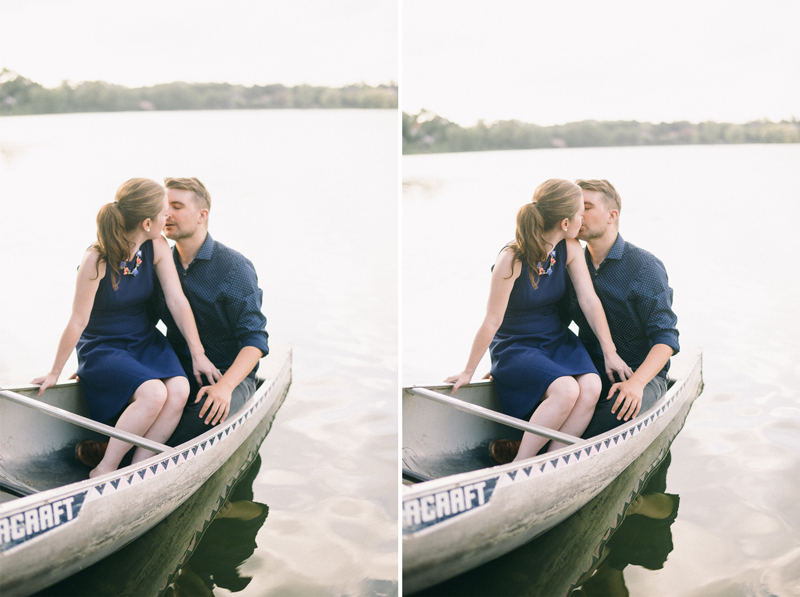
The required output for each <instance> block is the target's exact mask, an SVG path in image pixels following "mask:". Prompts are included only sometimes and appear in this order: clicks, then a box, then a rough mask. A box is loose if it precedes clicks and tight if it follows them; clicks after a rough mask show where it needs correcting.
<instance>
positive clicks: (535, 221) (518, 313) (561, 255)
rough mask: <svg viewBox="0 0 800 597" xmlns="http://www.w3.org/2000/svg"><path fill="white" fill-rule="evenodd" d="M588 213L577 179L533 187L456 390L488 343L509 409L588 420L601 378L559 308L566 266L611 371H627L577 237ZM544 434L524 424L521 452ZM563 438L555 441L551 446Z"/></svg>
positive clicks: (576, 422)
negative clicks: (526, 430) (536, 432)
mask: <svg viewBox="0 0 800 597" xmlns="http://www.w3.org/2000/svg"><path fill="white" fill-rule="evenodd" d="M582 217H583V197H582V195H581V189H580V187H578V186H577V185H575V184H573V183H571V182H569V181H566V180H558V179H551V180H548V181H545V182H543V183H542V184H541V185H539V186H538V187H537V188H536V191H535V192H534V194H533V202H532V203H529V204H527V205H524V206H523V207H522V208H521V209H520V210H519V213H518V214H517V230H516V240H515V241H514V242H512V243H510V244H508V245H507V246H506V247H504V248H503V250H502V251H500V254H499V255H498V257H497V261H496V262H495V265H494V268H493V269H492V281H491V288H490V290H489V303H488V305H487V308H486V316H485V318H484V320H483V323H482V324H481V327H480V328H479V329H478V333H477V334H476V335H475V340H474V341H473V343H472V350H471V352H470V355H469V360H468V361H467V366H466V368H465V369H464V371H463V372H461V373H459V374H458V375H454V376H452V377H448V378H447V380H446V381H447V382H448V383H452V384H453V393H455V392H456V391H457V390H458V388H459V387H461V386H462V385H464V384H465V383H469V381H470V379H472V376H473V374H474V373H475V368H476V367H477V366H478V363H479V362H480V360H481V358H482V357H483V355H484V353H485V352H486V349H487V348H489V347H490V346H491V356H492V370H491V374H492V378H493V379H494V381H495V384H496V385H497V390H498V393H499V395H500V401H501V403H502V405H503V411H504V412H505V413H506V414H509V415H511V416H514V417H517V418H526V419H528V418H529V420H530V422H531V423H534V424H537V425H541V426H543V427H548V428H550V429H556V430H558V431H561V432H562V433H567V434H569V435H574V436H580V435H581V434H582V433H583V432H584V430H585V429H586V427H587V426H588V425H589V421H590V420H591V418H592V414H593V413H594V406H595V403H596V402H597V399H598V397H599V395H600V389H601V383H600V377H599V375H598V374H597V370H596V369H595V367H594V365H593V364H592V360H591V358H590V357H589V354H588V353H587V352H586V349H585V348H584V347H583V345H582V344H581V342H580V340H578V338H577V337H576V336H575V334H573V333H572V332H571V331H570V330H569V329H567V328H566V327H565V326H564V324H563V323H562V322H561V320H560V318H559V316H558V308H557V302H558V300H559V299H560V298H561V297H562V296H563V294H564V290H565V270H566V269H568V270H569V276H570V278H571V280H572V284H573V286H574V287H575V291H576V293H577V296H578V303H579V304H580V307H581V309H582V310H583V312H584V313H585V314H586V318H587V320H588V321H589V325H591V327H592V330H593V331H594V333H595V335H596V336H597V337H598V338H599V340H600V344H601V347H602V349H603V356H604V357H605V362H606V373H607V374H608V376H609V378H610V379H612V381H613V373H615V372H616V373H617V374H618V375H619V376H620V377H621V378H622V379H623V380H625V379H627V378H628V377H629V376H630V375H631V374H632V371H631V369H630V368H629V367H628V366H627V365H626V364H625V363H624V361H623V360H622V359H621V358H620V357H619V356H618V355H617V352H616V348H615V347H614V343H613V342H612V341H611V334H610V333H609V329H608V323H607V322H606V318H605V314H604V313H603V308H602V306H601V305H600V300H599V299H598V298H597V295H596V294H595V292H594V287H593V286H592V281H591V279H590V278H589V271H588V268H587V267H586V261H585V260H584V256H583V250H582V249H581V246H580V243H579V242H578V241H577V240H575V237H576V236H577V235H578V232H579V231H580V228H581V223H582ZM531 413H532V414H531ZM547 441H548V440H547V439H546V438H543V437H539V436H537V435H534V434H532V433H527V432H526V433H525V434H524V435H523V437H522V442H521V443H520V446H519V451H518V452H517V455H516V458H515V459H514V460H522V459H525V458H530V457H531V456H534V455H536V454H537V453H538V452H539V450H540V449H541V448H542V447H543V446H544V445H545V443H547ZM563 446H564V444H562V443H560V442H556V441H552V442H551V443H550V447H549V450H550V451H552V450H556V449H559V448H562V447H563ZM493 455H495V456H497V455H496V454H493Z"/></svg>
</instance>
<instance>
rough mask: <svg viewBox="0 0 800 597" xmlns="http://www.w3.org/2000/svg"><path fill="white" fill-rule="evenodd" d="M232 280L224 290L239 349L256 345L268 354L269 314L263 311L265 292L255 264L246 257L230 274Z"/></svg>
mask: <svg viewBox="0 0 800 597" xmlns="http://www.w3.org/2000/svg"><path fill="white" fill-rule="evenodd" d="M229 282H230V284H229V285H228V287H227V289H226V292H225V295H226V297H225V298H226V300H225V311H226V315H227V317H228V321H229V322H230V323H231V329H232V331H233V334H234V336H235V337H236V340H237V341H238V343H239V350H241V349H242V348H243V347H245V346H254V347H255V348H258V349H259V350H260V351H261V353H262V355H267V354H269V344H268V338H269V336H268V334H267V330H266V327H267V318H266V317H265V316H264V314H263V313H262V312H261V302H262V299H263V294H264V293H263V292H262V291H261V289H260V288H259V287H258V277H257V276H256V270H255V268H254V267H253V264H252V263H251V262H250V261H249V260H244V262H243V263H241V264H240V265H239V267H238V268H237V271H236V272H235V274H234V275H231V276H230V277H229Z"/></svg>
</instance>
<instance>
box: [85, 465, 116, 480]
mask: <svg viewBox="0 0 800 597" xmlns="http://www.w3.org/2000/svg"><path fill="white" fill-rule="evenodd" d="M115 470H117V469H113V468H103V466H102V463H100V464H98V465H97V467H95V468H93V469H92V470H91V471H89V478H90V479H94V478H95V477H99V476H100V475H105V474H106V473H113V472H114V471H115Z"/></svg>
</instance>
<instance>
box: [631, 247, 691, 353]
mask: <svg viewBox="0 0 800 597" xmlns="http://www.w3.org/2000/svg"><path fill="white" fill-rule="evenodd" d="M635 292H636V301H635V303H636V310H637V313H638V316H639V318H640V321H641V322H642V325H643V328H644V331H645V334H646V335H647V337H648V339H649V340H650V342H651V345H656V344H666V345H667V346H669V347H670V348H672V350H673V354H678V352H679V351H680V344H679V343H678V335H679V334H678V316H677V315H675V312H674V311H673V310H672V288H670V286H669V280H668V278H667V270H666V268H665V267H664V264H663V263H661V261H660V260H658V259H654V261H653V262H652V263H650V264H648V266H647V267H645V268H643V269H642V271H641V272H640V274H639V276H638V277H637V280H636V284H635Z"/></svg>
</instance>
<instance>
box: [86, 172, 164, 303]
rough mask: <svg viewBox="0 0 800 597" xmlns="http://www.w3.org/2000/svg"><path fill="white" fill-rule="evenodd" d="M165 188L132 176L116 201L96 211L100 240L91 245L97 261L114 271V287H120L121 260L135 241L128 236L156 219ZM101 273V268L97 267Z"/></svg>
mask: <svg viewBox="0 0 800 597" xmlns="http://www.w3.org/2000/svg"><path fill="white" fill-rule="evenodd" d="M165 193H166V191H165V190H164V187H162V186H161V185H160V184H158V183H157V182H155V181H154V180H150V179H148V178H131V179H130V180H128V181H126V182H124V183H122V185H121V186H120V187H119V188H118V189H117V194H116V198H115V199H114V202H113V203H106V204H105V205H104V206H103V207H101V208H100V211H99V212H98V213H97V242H96V243H94V244H93V245H92V248H93V249H95V250H96V251H97V252H98V253H99V255H100V259H99V260H98V262H97V267H98V268H99V266H100V262H101V261H103V262H105V264H106V269H109V268H110V271H111V286H112V287H113V288H114V290H117V288H119V280H120V273H119V270H120V265H119V264H120V263H121V262H123V261H127V259H128V257H129V255H130V251H131V248H132V247H133V244H132V243H131V242H130V241H129V240H128V238H127V237H126V236H125V233H130V232H132V231H133V230H135V229H136V227H137V226H139V224H141V223H142V222H143V221H144V220H146V219H148V218H150V219H151V220H155V219H156V217H157V216H158V214H159V213H160V212H161V210H162V208H163V207H164V195H165ZM95 271H96V272H97V273H98V275H99V271H100V270H99V269H97V270H95Z"/></svg>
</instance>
